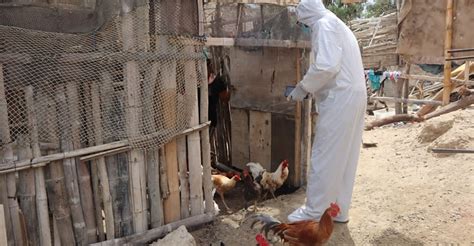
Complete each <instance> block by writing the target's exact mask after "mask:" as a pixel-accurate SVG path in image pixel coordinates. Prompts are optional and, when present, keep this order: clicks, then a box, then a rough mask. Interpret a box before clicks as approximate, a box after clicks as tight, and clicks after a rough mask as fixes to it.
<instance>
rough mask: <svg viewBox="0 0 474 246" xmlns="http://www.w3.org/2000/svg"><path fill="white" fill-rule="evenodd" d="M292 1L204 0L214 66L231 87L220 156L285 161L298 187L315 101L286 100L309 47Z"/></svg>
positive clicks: (269, 165)
mask: <svg viewBox="0 0 474 246" xmlns="http://www.w3.org/2000/svg"><path fill="white" fill-rule="evenodd" d="M289 4H294V5H288V3H287V2H285V1H281V2H279V1H260V2H258V4H249V3H247V2H245V1H242V2H240V1H239V3H227V2H225V1H224V2H222V1H217V2H215V1H213V2H210V3H207V4H205V15H206V24H205V32H206V35H207V36H208V37H207V42H206V45H207V46H208V47H209V50H210V54H211V55H210V56H211V60H213V61H214V62H213V64H214V66H216V68H215V69H214V70H216V71H220V73H221V74H222V76H223V77H224V79H225V80H226V83H227V84H228V85H229V90H230V92H231V96H230V102H229V104H225V105H221V108H220V111H219V113H220V114H221V115H220V117H219V119H218V125H217V130H216V131H217V136H218V137H217V138H218V139H217V140H216V142H217V148H216V152H217V155H218V157H219V158H218V161H219V162H220V163H223V164H227V165H229V166H233V167H236V168H239V169H243V168H244V167H245V165H246V163H248V162H259V163H260V164H261V165H262V166H263V167H264V168H266V169H267V170H276V168H277V167H278V165H279V164H280V162H281V161H283V160H285V159H286V160H288V161H289V163H290V164H289V170H290V175H289V178H288V182H287V184H289V185H290V186H293V187H299V186H300V185H302V184H303V183H304V179H305V174H304V173H305V170H306V167H307V165H308V163H309V155H310V148H311V136H312V130H311V125H312V123H311V121H312V118H313V117H311V116H312V114H311V104H312V103H311V102H310V100H306V101H305V102H304V103H294V102H288V101H287V100H286V97H285V96H284V92H285V89H286V87H287V86H294V85H295V84H296V83H297V82H299V81H300V79H301V78H302V76H303V75H304V73H305V71H306V68H307V67H308V61H309V56H310V53H311V52H310V51H311V45H310V36H309V34H307V33H304V32H303V31H302V30H301V28H299V27H298V26H297V24H296V12H295V4H296V3H289Z"/></svg>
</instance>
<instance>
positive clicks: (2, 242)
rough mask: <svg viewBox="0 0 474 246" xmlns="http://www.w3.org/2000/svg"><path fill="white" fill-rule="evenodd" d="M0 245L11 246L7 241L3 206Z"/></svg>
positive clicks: (0, 205) (0, 210)
mask: <svg viewBox="0 0 474 246" xmlns="http://www.w3.org/2000/svg"><path fill="white" fill-rule="evenodd" d="M0 245H9V244H8V239H7V224H6V221H5V212H4V210H3V205H2V204H0Z"/></svg>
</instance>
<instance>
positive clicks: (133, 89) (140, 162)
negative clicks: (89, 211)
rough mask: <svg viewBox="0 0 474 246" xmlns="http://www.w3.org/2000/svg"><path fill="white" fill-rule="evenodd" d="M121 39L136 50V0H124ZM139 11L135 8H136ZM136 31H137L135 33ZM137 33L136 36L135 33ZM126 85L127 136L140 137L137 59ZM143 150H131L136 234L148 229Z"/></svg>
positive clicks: (130, 49)
mask: <svg viewBox="0 0 474 246" xmlns="http://www.w3.org/2000/svg"><path fill="white" fill-rule="evenodd" d="M121 4H122V14H123V17H122V20H123V21H122V40H123V50H124V51H126V52H136V51H137V46H138V43H139V41H140V40H137V35H138V29H137V28H136V27H135V25H134V14H133V12H132V10H133V9H134V1H131V0H122V1H121ZM135 11H136V9H135ZM135 32H137V33H135ZM136 34H137V35H136ZM124 78H125V84H126V92H127V94H126V105H127V106H126V122H127V124H126V125H127V134H128V137H130V138H132V139H133V138H134V137H138V136H139V133H140V114H141V112H140V110H141V107H142V105H140V98H141V97H140V71H139V67H138V62H137V61H127V62H126V63H125V67H124ZM145 168H146V167H145V159H144V153H143V151H140V150H136V149H134V150H131V151H130V153H129V172H130V177H129V178H130V195H131V198H132V199H131V201H132V202H131V205H132V216H133V228H134V231H135V233H138V232H144V231H146V230H147V229H148V221H147V202H146V169H145Z"/></svg>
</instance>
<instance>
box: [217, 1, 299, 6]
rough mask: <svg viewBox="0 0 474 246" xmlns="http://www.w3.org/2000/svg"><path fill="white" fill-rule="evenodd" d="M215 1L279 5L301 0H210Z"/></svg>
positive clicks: (296, 2)
mask: <svg viewBox="0 0 474 246" xmlns="http://www.w3.org/2000/svg"><path fill="white" fill-rule="evenodd" d="M209 2H211V3H212V2H215V3H224V4H225V3H253V4H277V5H296V4H298V3H299V2H300V0H238V1H235V0H209Z"/></svg>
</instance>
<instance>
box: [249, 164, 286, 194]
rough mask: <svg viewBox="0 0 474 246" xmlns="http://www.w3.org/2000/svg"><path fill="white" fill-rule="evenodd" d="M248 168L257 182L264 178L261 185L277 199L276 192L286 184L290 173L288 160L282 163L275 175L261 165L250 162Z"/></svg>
mask: <svg viewBox="0 0 474 246" xmlns="http://www.w3.org/2000/svg"><path fill="white" fill-rule="evenodd" d="M247 166H248V167H249V168H250V172H251V173H252V176H253V177H254V179H255V180H257V179H258V177H259V176H262V180H261V181H260V184H261V185H262V188H263V189H264V190H265V191H266V192H270V193H271V194H272V196H273V198H276V196H275V191H276V190H277V189H278V188H280V187H281V186H282V185H283V183H285V181H286V179H287V178H288V174H289V172H290V171H289V169H288V160H284V161H282V162H281V163H280V165H279V166H278V168H277V170H276V171H275V172H273V173H271V172H267V171H266V170H265V169H264V168H263V167H262V166H261V165H260V164H259V163H254V162H250V163H247ZM265 195H266V194H265Z"/></svg>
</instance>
